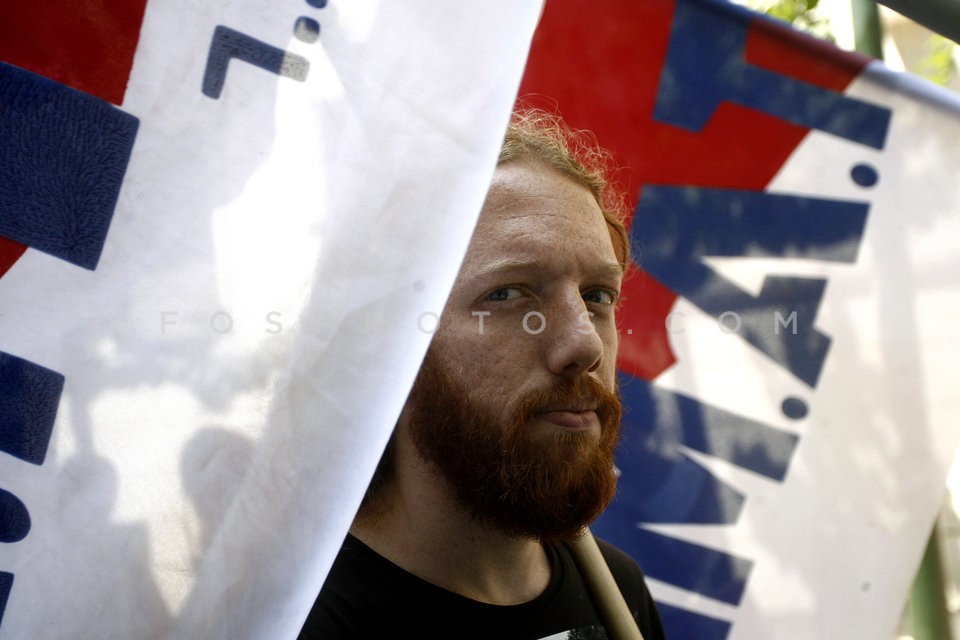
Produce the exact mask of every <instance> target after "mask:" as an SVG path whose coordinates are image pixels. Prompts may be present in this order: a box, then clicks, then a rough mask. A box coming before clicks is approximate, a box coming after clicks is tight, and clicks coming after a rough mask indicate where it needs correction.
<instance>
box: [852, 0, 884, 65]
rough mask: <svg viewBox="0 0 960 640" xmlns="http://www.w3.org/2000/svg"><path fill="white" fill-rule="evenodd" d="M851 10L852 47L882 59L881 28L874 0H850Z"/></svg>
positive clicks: (878, 11)
mask: <svg viewBox="0 0 960 640" xmlns="http://www.w3.org/2000/svg"><path fill="white" fill-rule="evenodd" d="M850 8H851V9H852V10H853V39H854V47H855V48H856V50H857V51H859V52H860V53H864V54H866V55H868V56H872V57H874V58H876V59H878V60H883V29H882V27H881V26H880V10H879V9H878V8H877V3H876V2H874V0H850Z"/></svg>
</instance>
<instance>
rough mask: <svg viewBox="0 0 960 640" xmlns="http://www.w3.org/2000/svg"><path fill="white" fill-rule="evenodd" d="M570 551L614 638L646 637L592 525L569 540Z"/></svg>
mask: <svg viewBox="0 0 960 640" xmlns="http://www.w3.org/2000/svg"><path fill="white" fill-rule="evenodd" d="M570 551H571V552H572V553H573V559H574V560H575V561H576V563H577V567H578V568H579V569H580V574H581V575H582V576H583V580H584V582H586V584H587V590H588V591H589V592H590V595H591V597H592V598H593V601H594V602H595V603H596V605H597V608H598V609H599V610H600V617H601V619H602V620H603V623H604V626H606V628H607V631H609V632H610V634H611V636H612V637H613V639H614V640H643V634H641V633H640V629H639V627H637V622H636V620H634V618H633V614H631V613H630V608H629V607H628V606H627V603H626V601H625V600H624V599H623V594H622V593H620V588H619V587H618V586H617V583H616V581H615V580H614V579H613V574H612V573H610V567H608V566H607V562H606V560H604V559H603V555H602V554H601V553H600V547H599V546H597V541H596V539H594V537H593V534H592V533H590V529H589V528H586V529H584V534H583V535H582V536H580V537H579V538H577V539H576V540H574V541H573V542H571V543H570Z"/></svg>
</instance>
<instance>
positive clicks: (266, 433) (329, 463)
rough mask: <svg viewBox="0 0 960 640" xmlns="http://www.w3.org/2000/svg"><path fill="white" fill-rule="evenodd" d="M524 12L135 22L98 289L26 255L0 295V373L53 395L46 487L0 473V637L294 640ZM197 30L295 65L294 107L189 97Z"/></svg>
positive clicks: (335, 541)
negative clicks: (17, 372) (305, 21)
mask: <svg viewBox="0 0 960 640" xmlns="http://www.w3.org/2000/svg"><path fill="white" fill-rule="evenodd" d="M539 10H540V4H539V2H536V1H535V0H525V1H519V0H495V1H493V2H485V3H480V4H476V3H474V4H469V3H467V4H464V3H445V2H433V1H430V0H409V1H406V2H379V1H377V0H350V1H348V2H347V1H344V2H338V1H337V0H333V1H332V2H331V3H330V4H329V5H328V6H326V7H325V8H323V9H314V8H312V7H311V6H309V5H307V4H306V3H303V2H301V3H299V4H294V3H281V4H279V5H278V4H277V3H264V2H255V1H253V0H233V1H231V2H221V3H198V2H186V1H183V0H180V1H169V0H165V1H163V2H159V1H154V0H151V1H150V2H149V3H148V6H147V11H146V16H145V19H144V23H143V28H142V32H141V36H140V41H139V45H138V49H137V53H136V58H135V62H134V68H133V72H132V75H131V78H130V82H129V87H128V90H127V93H126V97H125V100H124V103H123V105H122V108H123V109H124V110H125V111H127V112H128V113H130V114H132V115H134V116H136V117H137V118H139V120H140V129H139V132H138V135H137V138H136V143H135V147H134V152H133V156H132V159H131V162H130V166H129V168H128V171H127V174H126V178H125V181H124V184H123V188H122V192H121V195H120V200H119V204H118V207H117V209H116V212H115V214H114V217H113V221H112V225H111V228H110V232H109V235H108V237H107V241H106V245H105V248H104V251H103V254H102V257H101V259H100V262H99V265H98V267H97V269H96V270H95V271H87V270H84V269H81V268H78V267H75V266H73V265H70V264H67V263H65V262H63V261H61V260H58V259H56V258H53V257H51V256H49V255H46V254H43V253H39V252H36V251H33V250H28V251H27V253H26V254H25V255H24V256H23V257H22V258H21V259H20V260H19V261H18V262H17V263H16V264H15V265H14V267H13V268H12V269H11V270H10V271H9V272H8V273H7V274H6V275H5V276H4V277H3V279H2V280H0V309H2V312H0V351H6V352H10V353H14V354H16V355H17V356H18V357H20V358H24V359H26V360H28V361H30V362H34V363H37V364H40V365H42V366H45V367H48V368H50V369H53V370H55V371H58V372H60V373H62V374H63V375H64V376H65V379H66V382H65V387H64V392H63V396H62V400H61V403H60V406H59V412H58V415H57V420H56V424H55V427H54V431H53V435H52V440H51V443H50V448H49V451H48V454H47V459H46V461H45V462H44V464H43V465H42V466H39V467H36V466H32V465H28V464H25V463H22V462H20V461H18V460H15V459H12V458H11V457H9V456H6V457H4V458H3V459H2V460H0V475H2V478H3V486H4V488H6V489H7V490H9V491H11V492H12V493H14V494H15V495H16V496H17V497H19V498H20V499H21V500H22V501H23V503H24V504H25V505H26V506H27V508H28V509H29V512H30V516H31V518H32V527H31V530H30V533H29V535H28V536H27V537H26V538H25V539H24V540H22V541H20V542H18V543H16V544H10V545H0V568H2V569H3V570H6V571H10V572H12V573H13V574H14V575H15V582H14V585H13V588H12V590H11V595H10V600H9V602H8V604H7V607H6V611H5V615H4V619H3V626H2V629H0V636H2V637H4V638H28V637H29V638H98V639H107V638H117V639H120V638H122V639H131V638H157V637H164V636H168V637H173V638H204V639H215V638H231V639H236V638H270V639H273V638H288V637H295V635H296V633H297V631H298V630H299V628H300V625H301V624H302V621H303V619H304V618H305V617H306V614H307V611H308V610H309V608H310V606H311V604H312V602H313V599H314V597H315V596H316V593H317V592H318V590H319V588H320V586H321V584H322V581H323V579H324V577H325V575H326V572H327V570H328V568H329V565H330V563H331V562H332V560H333V557H334V554H335V552H336V550H337V548H338V546H339V543H340V541H341V539H342V537H343V535H344V534H345V533H346V530H347V528H348V526H349V523H350V520H351V518H352V515H353V513H354V510H355V509H356V506H357V505H358V504H359V501H360V498H361V496H362V493H363V490H364V488H365V486H366V482H367V480H368V478H369V476H370V475H371V473H372V471H373V468H374V466H375V464H376V461H377V459H378V457H379V454H380V451H381V450H382V447H383V445H384V443H385V442H386V439H387V437H388V435H389V432H390V429H391V428H392V425H393V423H394V421H395V418H396V416H397V414H398V413H399V409H400V407H401V405H402V403H403V400H404V398H405V396H406V393H407V391H408V389H409V386H410V384H411V383H412V380H413V377H414V375H415V373H416V370H417V368H418V366H419V363H420V360H421V358H422V356H423V353H424V351H425V349H426V346H427V344H428V341H429V337H430V336H429V329H430V327H431V324H430V321H431V318H432V316H429V315H427V316H423V317H421V315H422V314H423V313H424V312H432V313H436V314H439V312H440V310H441V309H442V307H443V303H444V299H445V297H446V295H447V293H448V291H449V288H450V286H451V284H452V281H453V278H454V276H455V274H456V270H457V267H458V265H459V262H460V260H461V258H462V255H463V252H464V250H465V248H466V244H467V242H468V240H469V236H470V233H471V230H472V227H473V224H474V222H475V220H476V215H477V213H478V211H479V208H480V205H481V203H482V200H483V197H484V194H485V192H486V188H487V185H488V183H489V179H490V176H491V175H492V172H493V168H494V164H495V159H496V153H497V150H498V149H499V145H500V142H501V140H502V135H503V131H504V129H505V127H506V123H507V119H508V116H509V113H510V110H511V106H512V104H513V100H514V98H515V95H516V90H517V86H518V84H519V79H520V75H521V72H522V68H523V64H524V61H525V59H526V53H527V49H528V47H529V42H530V38H531V35H532V32H533V28H534V25H535V22H536V20H537V16H538V12H539ZM300 15H309V16H311V17H314V18H316V19H317V20H318V22H319V23H320V25H321V35H320V39H319V41H317V42H316V43H313V44H309V43H306V42H301V41H299V40H297V39H295V38H294V37H293V35H292V33H293V31H292V25H293V23H294V21H295V20H296V18H297V17H298V16H300ZM217 25H225V26H228V27H230V28H231V29H235V30H237V31H239V32H242V33H245V34H248V35H250V36H252V37H254V38H257V39H259V40H261V41H264V42H268V43H271V44H273V45H275V46H278V47H280V48H285V49H286V50H287V51H289V52H291V53H295V54H298V55H301V56H303V57H305V58H306V59H307V60H309V63H310V68H309V73H308V75H307V78H306V80H305V81H303V82H299V81H295V80H292V79H290V78H285V77H279V76H277V75H275V74H272V73H269V72H267V71H265V70H263V69H261V68H258V67H256V66H254V65H251V64H247V63H244V62H242V61H237V60H233V61H232V62H231V63H230V66H229V70H228V73H227V76H226V81H225V84H224V89H223V93H222V94H221V95H220V97H219V98H218V99H212V98H210V97H207V96H205V95H203V94H202V92H201V90H200V89H201V85H202V78H203V73H204V68H205V64H206V56H207V51H208V48H209V45H210V40H211V36H212V34H213V32H214V28H215V27H216V26H217ZM227 314H229V315H227ZM418 322H419V323H420V324H419V325H418ZM231 323H232V325H231ZM421 327H422V329H423V330H421Z"/></svg>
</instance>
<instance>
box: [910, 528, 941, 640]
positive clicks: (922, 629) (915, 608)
mask: <svg viewBox="0 0 960 640" xmlns="http://www.w3.org/2000/svg"><path fill="white" fill-rule="evenodd" d="M942 566H943V565H942V564H941V558H940V526H939V524H936V525H934V527H933V531H932V532H931V533H930V540H929V541H928V542H927V549H926V551H924V553H923V560H922V561H921V562H920V569H919V571H917V578H916V580H914V582H913V588H912V589H911V592H910V609H911V613H912V616H911V618H912V623H913V637H914V638H915V640H950V621H949V620H948V619H947V599H946V596H945V595H944V593H943V569H942Z"/></svg>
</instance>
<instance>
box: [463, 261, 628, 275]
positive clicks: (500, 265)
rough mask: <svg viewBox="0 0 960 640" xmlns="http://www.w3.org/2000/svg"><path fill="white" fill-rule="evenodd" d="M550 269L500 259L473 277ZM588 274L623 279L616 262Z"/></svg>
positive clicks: (487, 265) (621, 271)
mask: <svg viewBox="0 0 960 640" xmlns="http://www.w3.org/2000/svg"><path fill="white" fill-rule="evenodd" d="M550 269H551V267H550V265H548V264H547V263H546V262H544V261H542V260H522V259H517V258H500V259H498V260H494V261H492V262H489V263H487V264H485V265H484V266H483V267H481V268H480V269H478V270H477V272H476V274H475V276H476V277H484V276H488V275H491V274H497V273H507V272H510V271H549V270H550ZM588 273H589V274H590V275H593V276H594V277H600V278H614V279H620V278H622V277H623V267H622V266H620V264H619V263H617V262H607V263H604V264H603V265H601V266H598V267H595V268H592V269H589V271H588Z"/></svg>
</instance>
